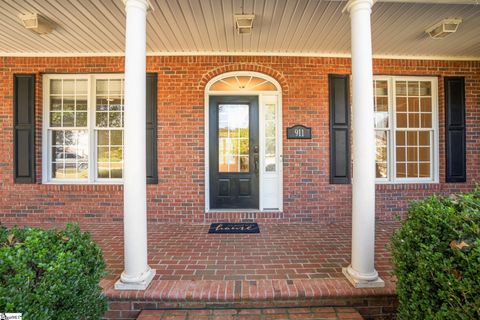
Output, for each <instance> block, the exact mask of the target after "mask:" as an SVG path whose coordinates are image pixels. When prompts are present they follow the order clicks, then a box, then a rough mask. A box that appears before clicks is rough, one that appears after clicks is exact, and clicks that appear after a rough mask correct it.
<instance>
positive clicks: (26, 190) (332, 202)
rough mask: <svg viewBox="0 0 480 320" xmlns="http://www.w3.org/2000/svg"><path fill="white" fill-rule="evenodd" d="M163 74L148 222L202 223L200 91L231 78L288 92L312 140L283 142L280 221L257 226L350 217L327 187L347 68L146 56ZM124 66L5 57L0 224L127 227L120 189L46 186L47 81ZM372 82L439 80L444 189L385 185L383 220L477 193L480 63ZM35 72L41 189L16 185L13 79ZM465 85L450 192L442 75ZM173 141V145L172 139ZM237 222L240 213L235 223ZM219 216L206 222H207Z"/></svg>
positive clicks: (400, 66) (290, 111) (309, 61)
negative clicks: (459, 165) (245, 75)
mask: <svg viewBox="0 0 480 320" xmlns="http://www.w3.org/2000/svg"><path fill="white" fill-rule="evenodd" d="M147 66H148V71H149V72H157V73H158V125H159V128H158V150H159V152H158V176H159V183H158V184H157V185H149V186H148V214H149V219H150V220H151V221H172V222H173V221H179V222H185V223H191V222H203V221H204V218H205V214H204V136H203V134H204V106H203V105H204V88H205V84H206V83H207V82H208V80H209V79H211V78H212V77H214V76H215V75H218V74H220V73H223V72H226V71H234V70H248V71H259V72H263V73H266V74H268V75H271V76H273V77H274V78H276V79H277V80H278V81H279V82H280V84H281V85H282V88H283V127H284V131H285V128H286V127H288V126H291V125H293V124H297V123H302V124H304V125H307V126H311V127H312V128H313V139H312V140H286V139H285V134H283V135H282V136H283V139H284V141H283V149H284V213H283V214H274V213H268V214H267V213H265V214H264V213H259V214H256V215H255V217H256V218H257V219H259V220H264V219H275V220H279V221H285V222H287V221H288V222H310V221H313V222H325V223H326V222H332V221H335V220H345V219H349V217H350V205H351V186H349V185H330V184H329V167H328V166H329V160H328V159H329V155H328V152H329V148H328V142H329V136H328V74H329V73H350V59H346V58H306V57H149V58H148V59H147ZM122 70H123V58H121V57H83V58H0V185H1V189H0V198H1V200H0V220H1V221H20V220H26V221H45V220H57V221H67V220H68V221H78V220H81V221H87V220H90V221H99V222H101V221H105V222H107V221H111V220H118V219H121V218H122V187H121V186H118V185H82V186H77V185H61V186H59V185H43V184H41V176H42V173H41V172H42V163H41V158H42V157H41V147H42V146H41V144H42V141H41V132H42V128H41V124H42V74H44V73H97V72H122ZM374 72H375V74H388V75H431V76H437V77H439V82H438V83H439V121H440V132H439V133H440V183H439V184H402V185H379V186H378V187H377V216H378V218H379V219H383V220H391V219H393V218H394V216H395V214H396V213H402V212H404V210H405V207H406V205H407V203H408V201H410V200H412V199H418V198H420V197H423V196H426V195H430V194H432V193H439V194H447V193H450V192H455V191H460V190H468V189H471V188H472V187H473V186H474V184H475V181H478V179H479V172H480V170H479V169H480V168H479V164H480V156H479V153H480V62H478V61H477V62H458V61H427V60H376V61H374ZM14 73H35V74H36V75H37V84H36V92H37V94H36V113H37V120H36V121H37V130H36V148H37V154H36V156H37V163H36V165H37V167H36V172H37V184H26V185H25V184H14V183H13V163H12V160H13V157H12V151H13V143H12V137H13V136H12V132H13V131H12V125H13V115H12V110H13V107H12V103H13V100H12V97H13V87H12V85H13V74H14ZM452 75H459V76H465V79H466V95H467V96H466V104H467V128H468V129H467V152H468V160H467V161H468V163H467V166H468V172H467V175H468V181H467V183H458V184H446V183H444V181H445V160H444V159H445V152H444V149H445V146H444V142H445V141H444V123H445V120H444V119H445V118H444V96H443V78H442V77H444V76H452ZM173 136H174V137H175V139H172V137H173ZM240 217H241V215H240V214H237V218H240ZM215 219H217V217H215V216H213V217H212V215H209V216H208V217H207V220H215Z"/></svg>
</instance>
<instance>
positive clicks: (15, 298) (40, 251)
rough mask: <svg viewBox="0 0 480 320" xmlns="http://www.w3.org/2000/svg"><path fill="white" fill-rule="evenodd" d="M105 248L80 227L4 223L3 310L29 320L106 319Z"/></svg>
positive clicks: (0, 237)
mask: <svg viewBox="0 0 480 320" xmlns="http://www.w3.org/2000/svg"><path fill="white" fill-rule="evenodd" d="M104 273H105V263H104V260H103V256H102V251H101V250H100V248H99V247H98V246H97V245H96V243H95V242H93V240H92V239H91V237H90V235H89V234H88V233H82V232H81V231H80V229H79V227H78V226H75V225H68V226H67V227H66V229H65V230H42V229H36V228H16V227H15V228H12V229H8V228H6V227H3V226H0V312H20V313H22V314H23V319H25V320H37V319H43V320H47V319H65V320H66V319H68V320H70V319H100V318H101V316H102V315H103V314H104V313H105V311H106V306H107V305H106V298H105V297H104V296H103V295H102V291H101V288H100V286H99V281H100V279H101V278H102V277H103V276H104Z"/></svg>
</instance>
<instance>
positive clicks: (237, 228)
mask: <svg viewBox="0 0 480 320" xmlns="http://www.w3.org/2000/svg"><path fill="white" fill-rule="evenodd" d="M208 233H260V228H259V227H258V224H257V223H256V222H248V223H212V224H211V225H210V229H209V230H208Z"/></svg>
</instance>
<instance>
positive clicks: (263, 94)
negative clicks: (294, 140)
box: [204, 71, 283, 212]
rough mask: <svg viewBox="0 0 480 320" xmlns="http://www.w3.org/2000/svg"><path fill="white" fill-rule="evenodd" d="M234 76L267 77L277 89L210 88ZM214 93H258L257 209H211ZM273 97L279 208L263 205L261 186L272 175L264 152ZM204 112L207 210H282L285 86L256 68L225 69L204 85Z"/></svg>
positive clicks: (225, 94) (254, 94)
mask: <svg viewBox="0 0 480 320" xmlns="http://www.w3.org/2000/svg"><path fill="white" fill-rule="evenodd" d="M232 76H254V77H258V78H262V79H265V80H267V81H269V82H271V83H272V84H274V85H275V87H276V88H277V90H276V91H254V90H242V89H239V90H238V91H213V90H210V88H211V86H212V85H213V84H214V83H216V82H217V81H218V80H220V79H224V78H228V77H232ZM214 95H217V96H218V95H224V96H227V95H231V96H241V95H248V96H258V107H259V111H258V112H259V123H258V125H259V145H260V146H261V148H260V164H259V166H260V171H259V208H258V209H253V210H252V209H210V156H209V154H210V153H209V151H210V150H209V149H210V141H209V138H210V137H209V126H210V119H209V108H210V96H214ZM268 99H269V100H272V99H276V114H277V118H276V151H277V152H276V156H277V159H276V160H277V161H276V163H277V165H278V168H277V171H276V173H275V174H276V175H278V183H276V184H275V185H276V186H277V187H278V190H276V191H277V197H278V199H277V201H278V207H276V208H265V207H264V202H265V201H264V199H263V197H262V195H263V192H262V189H263V188H262V187H263V186H264V183H265V181H264V180H265V179H266V176H268V175H270V173H265V172H264V171H265V170H264V169H265V165H264V160H265V154H264V148H263V146H264V145H265V141H264V140H265V121H264V117H262V115H264V109H265V100H268ZM204 115H205V128H204V132H205V133H204V137H205V151H204V156H205V212H219V211H223V212H225V211H229V212H230V211H242V212H243V211H245V212H248V211H270V212H271V211H280V212H281V211H283V146H282V145H283V140H282V131H283V127H282V89H281V86H280V84H279V83H278V81H277V80H275V79H274V78H272V77H270V76H268V75H266V74H263V73H259V72H253V71H234V72H226V73H222V74H220V75H218V76H216V77H214V78H212V79H210V81H209V82H208V83H207V85H206V86H205V108H204Z"/></svg>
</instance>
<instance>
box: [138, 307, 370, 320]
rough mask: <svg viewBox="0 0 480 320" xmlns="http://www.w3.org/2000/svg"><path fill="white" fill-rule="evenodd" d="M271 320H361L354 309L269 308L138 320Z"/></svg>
mask: <svg viewBox="0 0 480 320" xmlns="http://www.w3.org/2000/svg"><path fill="white" fill-rule="evenodd" d="M167 319H175V320H270V319H284V320H290V319H310V320H311V319H317V320H343V319H350V320H355V319H356V320H361V319H363V317H362V316H361V315H360V313H358V311H357V310H355V309H354V308H347V307H336V308H332V307H320V308H314V307H311V308H268V309H202V310H185V309H184V310H143V311H142V312H141V313H140V315H139V316H138V318H137V320H167Z"/></svg>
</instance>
